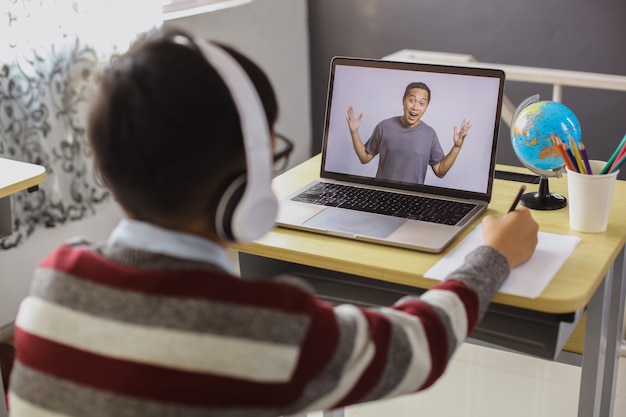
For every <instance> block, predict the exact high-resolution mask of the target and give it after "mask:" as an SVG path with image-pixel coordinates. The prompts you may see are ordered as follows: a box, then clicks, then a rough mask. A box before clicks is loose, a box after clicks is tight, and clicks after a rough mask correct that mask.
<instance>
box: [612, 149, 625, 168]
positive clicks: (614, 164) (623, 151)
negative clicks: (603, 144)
mask: <svg viewBox="0 0 626 417" xmlns="http://www.w3.org/2000/svg"><path fill="white" fill-rule="evenodd" d="M624 155H626V146H624V147H623V148H622V150H621V151H620V153H619V155H617V158H615V161H613V164H612V165H611V168H609V172H613V171H614V170H615V167H616V166H617V164H619V162H620V161H621V159H622V158H623V157H624ZM618 169H619V168H618Z"/></svg>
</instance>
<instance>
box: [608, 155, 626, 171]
mask: <svg viewBox="0 0 626 417" xmlns="http://www.w3.org/2000/svg"><path fill="white" fill-rule="evenodd" d="M624 162H626V152H624V155H622V157H621V158H620V160H619V161H618V162H617V163H616V164H613V166H612V167H611V172H610V173H611V174H612V173H614V172H617V171H619V169H620V167H621V166H622V165H624Z"/></svg>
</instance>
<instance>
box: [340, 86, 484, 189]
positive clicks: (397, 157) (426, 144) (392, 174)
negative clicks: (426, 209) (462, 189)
mask: <svg viewBox="0 0 626 417" xmlns="http://www.w3.org/2000/svg"><path fill="white" fill-rule="evenodd" d="M429 103H430V88H428V86H427V85H426V84H424V83H422V82H412V83H410V84H409V85H407V87H406V89H405V91H404V96H403V97H402V107H403V110H404V111H403V114H402V115H401V116H395V117H392V118H389V119H385V120H383V121H381V122H380V123H378V125H376V127H375V128H374V132H373V133H372V135H371V136H370V138H369V140H368V141H367V142H366V143H365V144H363V141H362V140H361V135H360V134H359V127H360V126H361V120H362V119H363V113H361V114H360V115H359V117H358V118H357V117H355V115H354V109H353V108H352V106H349V107H348V117H347V118H346V120H347V121H348V128H349V129H350V135H351V136H352V144H353V146H354V150H355V152H356V154H357V156H358V158H359V160H360V161H361V163H362V164H366V163H368V162H370V161H371V160H372V159H373V158H374V157H375V156H376V155H380V158H379V161H378V170H377V171H376V178H378V179H388V180H393V181H401V182H409V183H415V184H423V183H424V178H425V177H426V169H427V167H428V165H430V166H431V167H432V170H433V173H434V174H435V175H436V176H437V177H439V178H443V177H444V176H445V175H446V174H447V173H448V171H449V170H450V168H451V167H452V165H453V164H454V161H456V158H457V156H458V155H459V152H460V151H461V147H462V146H463V142H464V140H465V137H466V136H467V133H468V132H469V129H470V127H471V126H472V125H471V123H470V122H469V121H466V120H465V119H463V122H462V123H461V128H460V129H457V127H456V126H454V145H453V146H452V148H451V149H450V152H448V154H447V155H446V154H444V152H443V149H442V148H441V144H440V143H439V138H438V137H437V133H436V132H435V130H434V129H433V128H432V127H430V126H429V125H427V124H426V123H425V122H423V121H422V116H423V115H424V113H426V109H428V105H429Z"/></svg>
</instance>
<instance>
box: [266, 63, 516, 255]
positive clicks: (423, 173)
mask: <svg viewBox="0 0 626 417" xmlns="http://www.w3.org/2000/svg"><path fill="white" fill-rule="evenodd" d="M504 79H505V75H504V72H503V71H501V70H498V69H491V68H475V67H462V66H450V65H432V64H420V63H414V62H393V61H387V60H373V59H363V58H350V57H335V58H333V59H332V61H331V66H330V79H329V85H328V96H327V102H326V116H325V122H324V131H323V142H322V158H321V161H322V163H321V167H320V176H319V178H318V179H316V180H315V181H313V182H312V183H310V184H308V185H306V186H305V187H303V188H302V189H300V190H298V191H297V192H295V193H293V194H292V195H290V196H288V197H287V198H285V199H283V200H282V201H281V202H280V210H279V214H278V219H277V225H278V226H282V227H287V228H295V229H299V230H306V231H310V232H314V233H321V234H326V235H332V236H338V237H342V238H347V239H355V240H362V241H368V242H375V243H379V244H384V245H391V246H398V247H403V248H409V249H415V250H419V251H425V252H433V253H438V252H442V251H443V250H444V249H445V248H446V247H447V246H448V245H450V243H451V242H453V241H454V239H455V238H456V237H457V236H459V234H460V233H461V232H462V231H463V230H464V229H465V228H466V227H468V226H469V225H470V224H471V223H472V221H473V220H474V219H476V217H478V216H480V214H481V213H482V212H483V211H485V210H486V208H487V205H488V204H489V202H490V200H491V194H492V186H493V178H494V171H495V159H496V145H497V137H498V129H499V123H500V112H501V107H502V95H503V89H504ZM413 83H423V84H413ZM416 85H417V86H419V87H418V88H409V87H415V86H416ZM424 85H425V87H424ZM426 88H427V89H429V90H430V101H429V102H427V101H426V103H427V107H426V109H425V110H424V108H423V105H424V102H425V97H426V96H427V95H425V92H426V91H427V90H426ZM405 91H406V92H408V96H407V99H406V100H405V99H404V97H405ZM405 102H406V103H409V104H407V105H406V106H405ZM414 103H417V104H414ZM419 103H421V104H422V108H421V109H419V108H418V105H419ZM405 107H406V109H407V110H406V112H405ZM349 109H352V112H351V113H352V114H351V121H352V123H353V126H354V123H357V122H358V129H354V130H357V131H358V133H359V136H360V142H361V143H362V144H363V146H364V147H365V148H367V150H368V152H366V153H368V155H369V156H366V159H367V158H370V159H371V160H369V161H365V162H361V160H360V159H359V156H358V154H357V150H356V148H357V145H355V144H354V142H353V139H352V135H351V128H350V127H349V118H350V116H349V113H350V112H349ZM418 116H420V117H421V119H420V121H419V123H417V124H415V117H418ZM467 122H469V123H470V124H471V125H470V126H469V128H468V126H467ZM463 123H465V125H464V127H462V125H463ZM407 124H408V125H409V126H407ZM411 124H412V125H411ZM417 127H419V128H420V129H421V131H420V132H416V131H414V130H411V129H416V128H417ZM403 128H404V129H403ZM462 128H465V129H467V135H466V136H465V138H464V140H463V142H462V146H461V148H460V151H459V152H458V153H456V159H454V160H453V163H452V164H451V166H450V168H449V170H448V171H447V172H446V173H445V175H443V176H441V177H440V176H437V175H435V172H434V169H433V168H432V165H439V168H441V167H442V164H443V162H441V157H442V155H443V156H445V155H448V153H450V152H451V149H452V147H453V145H454V140H455V139H454V136H455V135H454V133H455V129H456V130H457V131H460V129H462ZM433 132H434V134H433ZM437 142H439V148H437ZM372 156H373V157H372Z"/></svg>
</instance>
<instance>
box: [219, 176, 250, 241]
mask: <svg viewBox="0 0 626 417" xmlns="http://www.w3.org/2000/svg"><path fill="white" fill-rule="evenodd" d="M245 190H246V175H245V174H242V175H240V176H238V177H237V178H235V179H234V180H233V181H231V182H230V184H228V186H227V187H226V190H224V193H223V194H222V196H221V198H220V201H219V203H218V204H217V210H216V212H215V230H216V231H217V234H218V235H219V237H220V238H222V239H224V240H227V241H230V242H235V241H237V237H236V236H235V233H234V230H233V220H234V215H235V210H236V209H237V206H238V205H239V202H240V201H241V197H242V196H243V193H244V191H245Z"/></svg>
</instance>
